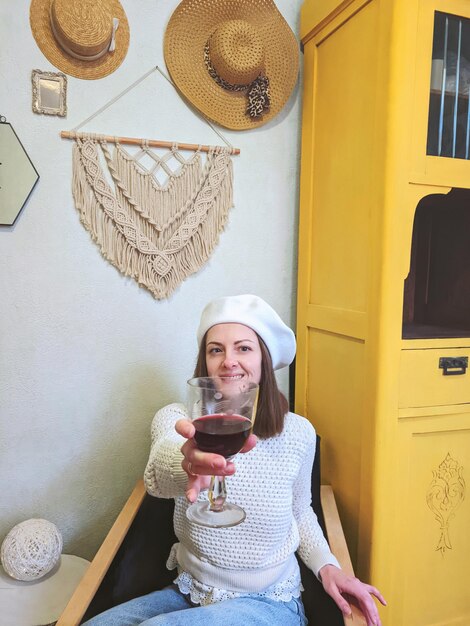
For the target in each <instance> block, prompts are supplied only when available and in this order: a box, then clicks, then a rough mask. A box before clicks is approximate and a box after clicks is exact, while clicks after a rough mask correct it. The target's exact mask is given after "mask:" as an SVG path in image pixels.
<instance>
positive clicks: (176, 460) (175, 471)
mask: <svg viewBox="0 0 470 626" xmlns="http://www.w3.org/2000/svg"><path fill="white" fill-rule="evenodd" d="M182 460H183V455H182V454H181V452H179V451H178V452H177V453H175V455H174V457H173V459H172V461H171V465H170V475H171V477H172V479H173V480H174V482H175V483H176V484H177V485H178V488H179V489H181V490H182V491H183V492H186V487H187V485H188V475H187V474H186V472H185V471H184V469H183V468H182V467H181V461H182Z"/></svg>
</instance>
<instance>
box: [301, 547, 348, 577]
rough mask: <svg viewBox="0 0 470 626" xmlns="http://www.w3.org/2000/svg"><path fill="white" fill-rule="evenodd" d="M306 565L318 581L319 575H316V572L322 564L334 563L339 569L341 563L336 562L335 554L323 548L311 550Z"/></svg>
mask: <svg viewBox="0 0 470 626" xmlns="http://www.w3.org/2000/svg"><path fill="white" fill-rule="evenodd" d="M307 565H308V566H309V568H310V569H311V570H312V572H313V573H314V574H315V576H316V577H317V578H318V580H319V581H320V582H321V577H320V576H319V575H318V572H319V571H320V569H321V568H322V567H323V566H324V565H335V566H336V567H338V568H339V569H341V565H340V564H339V563H338V561H337V559H336V558H335V556H334V555H333V554H332V553H331V552H329V551H328V552H327V551H325V550H312V552H311V553H310V556H309V558H308V563H307Z"/></svg>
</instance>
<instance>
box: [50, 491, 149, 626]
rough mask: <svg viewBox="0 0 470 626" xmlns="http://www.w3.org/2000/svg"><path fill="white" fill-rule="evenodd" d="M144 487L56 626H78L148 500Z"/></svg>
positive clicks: (121, 515)
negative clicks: (140, 510) (145, 499)
mask: <svg viewBox="0 0 470 626" xmlns="http://www.w3.org/2000/svg"><path fill="white" fill-rule="evenodd" d="M145 493H146V491H145V485H144V481H143V480H142V479H141V480H139V481H138V483H137V484H136V486H135V487H134V490H133V491H132V493H131V495H130V497H129V499H128V500H127V502H126V504H125V505H124V507H123V509H122V510H121V512H120V513H119V515H118V517H117V518H116V521H115V522H114V524H113V525H112V527H111V529H110V531H109V532H108V534H107V535H106V538H105V540H104V541H103V543H102V544H101V547H100V549H99V550H98V552H97V553H96V555H95V557H94V559H93V561H92V562H91V563H90V566H89V568H88V569H87V571H86V572H85V574H84V576H83V578H82V580H81V581H80V583H79V585H78V587H77V588H76V589H75V591H74V593H73V595H72V597H71V598H70V600H69V602H68V604H67V606H66V607H65V609H64V611H63V613H62V615H61V616H60V617H59V620H58V622H57V624H56V626H78V625H79V624H80V622H81V620H82V618H83V616H84V615H85V612H86V610H87V608H88V606H89V604H90V602H91V601H92V599H93V597H94V595H95V593H96V591H97V590H98V587H99V586H100V584H101V581H102V580H103V578H104V576H105V574H106V572H107V570H108V568H109V566H110V565H111V563H112V561H113V559H114V557H115V556H116V553H117V551H118V550H119V547H120V546H121V544H122V542H123V541H124V537H125V536H126V533H127V531H128V530H129V528H130V526H131V524H132V522H133V520H134V518H135V516H136V515H137V512H138V510H139V507H140V505H141V504H142V501H143V499H144V497H145Z"/></svg>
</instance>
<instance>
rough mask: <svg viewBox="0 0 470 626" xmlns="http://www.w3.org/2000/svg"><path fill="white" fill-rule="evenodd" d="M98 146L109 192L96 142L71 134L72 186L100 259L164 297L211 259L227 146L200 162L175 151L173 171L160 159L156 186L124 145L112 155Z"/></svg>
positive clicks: (226, 184)
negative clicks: (160, 176) (164, 177)
mask: <svg viewBox="0 0 470 626" xmlns="http://www.w3.org/2000/svg"><path fill="white" fill-rule="evenodd" d="M100 145H101V148H102V152H103V155H104V157H105V160H106V163H107V165H108V170H109V173H110V175H111V177H112V180H113V182H114V188H115V193H113V191H112V189H111V187H110V185H109V184H108V183H107V182H106V180H105V177H104V173H103V170H102V167H101V165H100V161H99V152H98V144H97V142H96V141H94V140H91V139H81V138H80V139H77V141H76V143H75V144H74V148H73V181H72V190H73V197H74V200H75V206H76V208H77V210H78V212H79V215H80V220H81V222H82V224H83V225H84V227H85V228H86V229H87V230H88V232H89V233H90V235H91V237H92V239H93V240H94V241H95V242H96V244H97V245H98V247H99V249H100V251H101V254H102V255H103V256H104V258H106V259H107V260H108V261H109V262H110V263H112V264H113V265H114V266H115V267H116V268H117V269H118V270H119V271H120V272H121V273H123V274H124V275H126V276H131V277H133V278H134V279H135V280H136V281H137V282H138V283H139V284H140V285H142V286H144V287H146V288H147V289H148V290H149V291H150V292H151V293H152V294H153V296H154V297H155V298H157V299H162V298H167V297H168V296H169V295H170V294H171V293H172V292H173V291H174V290H175V289H176V287H177V286H178V285H179V284H181V282H182V281H183V280H185V279H186V278H187V277H188V276H189V275H191V274H193V273H194V272H196V271H198V270H199V269H200V268H201V267H202V265H204V263H205V262H206V261H207V260H208V259H209V257H210V255H211V254H212V252H213V250H214V248H215V246H216V245H217V243H218V240H219V235H220V233H221V232H222V230H223V229H224V227H225V224H226V221H227V217H228V212H229V209H230V208H231V207H232V196H233V190H232V162H231V159H230V156H229V154H228V151H226V150H224V149H221V150H217V151H214V152H211V153H209V154H208V156H207V160H206V163H205V164H204V167H203V168H201V157H200V154H197V153H196V155H195V156H194V157H193V158H192V159H191V160H189V161H188V162H186V161H184V159H182V157H181V156H180V155H179V153H177V152H176V154H178V157H176V158H178V160H180V163H181V166H180V167H179V169H178V171H177V172H176V173H173V172H171V170H168V168H167V166H166V162H165V161H164V165H163V169H164V171H165V172H166V173H167V175H168V180H167V182H166V183H165V185H161V184H160V183H159V182H158V181H157V179H156V177H155V176H154V175H153V174H152V173H149V172H146V171H145V170H144V168H142V167H141V166H140V165H139V164H138V163H137V161H136V157H132V156H131V155H129V154H128V153H127V152H126V151H125V150H124V149H123V148H122V146H117V147H116V149H115V151H114V155H113V156H111V155H110V153H109V150H108V148H107V145H106V144H104V143H102V144H100ZM172 152H173V154H172V155H170V156H175V153H174V151H172ZM154 157H156V159H157V160H159V161H161V160H162V159H160V158H159V157H157V156H156V155H154ZM157 160H156V164H157V166H160V167H161V166H162V165H161V163H158V162H157ZM165 168H166V169H165ZM169 172H170V173H169Z"/></svg>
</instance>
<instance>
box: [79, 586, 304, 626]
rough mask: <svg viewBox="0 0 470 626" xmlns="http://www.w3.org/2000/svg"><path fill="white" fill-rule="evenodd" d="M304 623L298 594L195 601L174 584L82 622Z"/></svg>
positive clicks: (150, 625) (118, 625)
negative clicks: (284, 599)
mask: <svg viewBox="0 0 470 626" xmlns="http://www.w3.org/2000/svg"><path fill="white" fill-rule="evenodd" d="M167 624H172V626H211V625H212V624H213V625H214V626H254V625H256V626H277V625H278V624H282V626H306V624H307V618H306V617H305V613H304V607H303V604H302V601H301V599H300V598H292V600H291V601H290V602H279V601H277V600H270V599H269V598H261V597H259V596H245V597H243V598H233V599H231V600H224V601H223V602H216V603H214V604H209V605H207V606H199V605H194V604H193V603H192V602H191V600H190V599H189V596H186V595H183V594H182V593H181V592H180V591H179V589H178V587H177V586H176V585H170V586H169V587H165V589H162V590H161V591H153V592H152V593H149V594H148V595H146V596H142V597H140V598H135V599H134V600H130V601H129V602H125V603H124V604H120V605H118V606H115V607H114V608H112V609H109V610H108V611H105V612H104V613H101V614H100V615H97V616H96V617H92V618H91V619H90V620H88V621H87V622H85V623H84V624H83V626H137V625H139V626H166V625H167Z"/></svg>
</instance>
